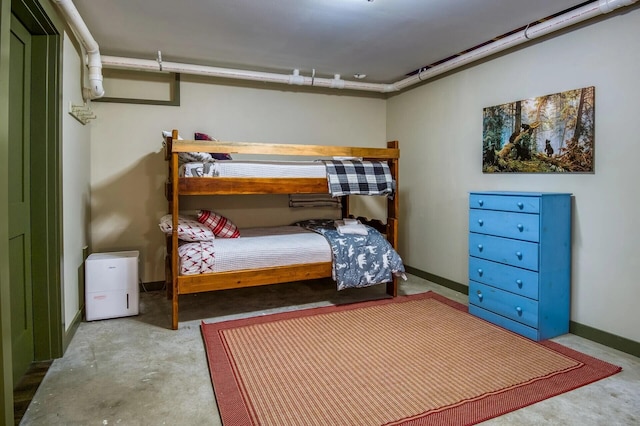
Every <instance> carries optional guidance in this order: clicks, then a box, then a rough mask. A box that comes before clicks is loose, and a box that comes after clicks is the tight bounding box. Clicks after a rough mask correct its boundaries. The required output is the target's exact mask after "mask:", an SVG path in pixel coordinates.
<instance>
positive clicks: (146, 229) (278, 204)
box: [91, 76, 386, 282]
mask: <svg viewBox="0 0 640 426" xmlns="http://www.w3.org/2000/svg"><path fill="white" fill-rule="evenodd" d="M107 96H108V94H107ZM385 105H386V101H385V100H383V99H376V98H366V97H359V96H358V97H354V96H348V95H345V94H344V92H343V93H341V92H336V94H311V93H306V92H305V91H298V90H297V89H295V88H289V87H288V86H283V87H276V88H273V89H261V88H248V87H238V86H234V85H224V84H219V82H217V83H215V82H212V81H211V80H207V79H205V78H199V77H188V76H182V82H181V106H180V107H171V106H152V105H135V104H114V103H97V102H95V103H94V104H93V108H94V110H95V111H96V113H97V115H98V119H97V120H96V121H95V122H94V123H93V124H92V129H91V240H92V247H91V248H92V251H93V252H99V251H114V250H125V249H135V250H140V252H141V265H142V271H141V275H142V277H141V278H142V280H143V281H144V282H153V281H163V280H164V253H165V244H164V236H163V234H162V233H161V232H160V230H159V228H158V225H157V224H158V219H159V218H160V217H161V216H162V215H164V214H166V212H167V201H166V199H165V196H164V183H165V181H166V175H167V165H166V162H165V161H164V154H163V151H162V146H161V142H162V138H161V131H162V130H171V129H172V128H177V129H179V130H180V133H181V136H182V137H184V138H186V139H193V132H194V131H199V132H204V133H208V134H209V135H211V136H213V137H216V138H218V139H220V140H230V141H245V142H247V141H250V142H278V143H296V144H317V145H356V146H376V147H384V146H386V145H385V143H386V139H385V135H386V106H385ZM185 207H186V208H187V209H197V208H204V207H207V208H212V209H214V210H216V211H217V212H219V213H221V214H224V215H226V216H228V217H229V218H230V219H232V220H233V221H234V222H236V223H237V224H238V225H239V226H241V227H246V226H256V225H281V224H288V223H290V222H292V221H293V220H297V219H301V218H308V217H313V216H317V214H316V213H314V212H311V213H309V212H308V211H306V212H303V211H301V210H294V209H289V208H288V198H287V197H286V196H275V197H274V196H244V197H231V196H226V197H225V196H222V197H210V198H209V200H206V201H205V200H202V197H196V198H195V199H192V200H191V201H190V202H185ZM365 207H366V206H365ZM374 207H375V206H374ZM366 208H368V207H366ZM326 215H335V211H329V212H327V211H323V212H322V216H326ZM301 216H303V217H301Z"/></svg>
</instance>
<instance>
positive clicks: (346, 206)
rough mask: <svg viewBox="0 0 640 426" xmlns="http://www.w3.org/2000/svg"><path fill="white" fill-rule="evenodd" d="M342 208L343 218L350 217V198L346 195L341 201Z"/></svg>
mask: <svg viewBox="0 0 640 426" xmlns="http://www.w3.org/2000/svg"><path fill="white" fill-rule="evenodd" d="M340 207H341V208H342V217H343V218H344V217H350V216H349V196H348V195H345V196H343V197H342V199H341V200H340Z"/></svg>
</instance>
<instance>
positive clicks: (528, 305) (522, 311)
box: [469, 281, 538, 328]
mask: <svg viewBox="0 0 640 426" xmlns="http://www.w3.org/2000/svg"><path fill="white" fill-rule="evenodd" d="M469 303H471V304H474V305H476V306H479V307H481V308H483V309H486V310H488V311H491V312H494V313H496V314H498V315H501V316H503V317H507V318H510V319H512V320H514V321H518V322H520V323H522V324H524V325H527V326H529V327H533V328H538V302H537V301H535V300H531V299H528V298H526V297H522V296H518V295H516V294H513V293H509V292H508V291H504V290H500V289H497V288H495V287H491V286H488V285H485V284H481V283H478V282H475V281H470V282H469Z"/></svg>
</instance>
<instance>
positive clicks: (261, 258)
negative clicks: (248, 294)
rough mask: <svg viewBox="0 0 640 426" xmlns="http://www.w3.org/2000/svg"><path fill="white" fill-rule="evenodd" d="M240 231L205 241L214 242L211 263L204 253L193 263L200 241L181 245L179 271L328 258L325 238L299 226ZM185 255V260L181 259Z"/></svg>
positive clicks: (266, 264) (239, 267) (329, 259)
mask: <svg viewBox="0 0 640 426" xmlns="http://www.w3.org/2000/svg"><path fill="white" fill-rule="evenodd" d="M240 235H241V236H240V238H216V239H215V240H214V241H209V242H207V243H208V244H207V247H209V244H211V245H213V253H214V254H213V265H211V262H210V260H211V259H210V257H208V256H204V258H205V261H203V262H202V266H201V267H200V268H198V267H197V266H196V265H194V260H197V259H200V256H199V255H198V254H197V253H196V251H197V250H201V248H202V245H201V244H200V243H188V244H184V245H181V247H180V253H181V262H180V264H181V274H184V275H190V274H197V273H204V272H224V271H235V270H241V269H254V268H268V267H272V266H286V265H296V264H304V263H316V262H331V246H330V245H329V243H328V242H327V240H326V239H325V238H324V237H323V236H322V235H320V234H318V233H315V232H312V231H308V230H306V229H303V228H300V227H299V226H276V227H262V228H247V229H241V230H240ZM183 254H185V256H184V257H183V256H182V255H183ZM187 257H188V259H189V260H188V262H187V261H186V260H184V261H183V259H187ZM207 258H208V259H209V260H206V259H207Z"/></svg>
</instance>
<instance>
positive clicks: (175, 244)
mask: <svg viewBox="0 0 640 426" xmlns="http://www.w3.org/2000/svg"><path fill="white" fill-rule="evenodd" d="M164 145H165V160H167V161H168V179H167V183H166V189H165V195H166V198H167V201H168V212H169V213H170V215H171V221H172V223H171V225H172V229H171V230H170V232H169V233H167V238H166V241H167V250H166V257H165V271H166V284H167V286H166V287H167V297H168V298H169V299H170V300H171V301H172V324H171V325H172V328H173V329H174V330H175V329H177V328H178V299H179V296H180V295H184V294H192V293H199V292H208V291H216V290H225V289H233V288H242V287H251V286H259V285H268V284H278V283H285V282H293V281H299V280H310V279H317V278H326V277H332V272H333V265H332V261H331V255H330V254H329V258H325V259H323V260H321V261H311V263H307V262H305V263H294V264H287V265H279V266H260V267H251V268H250V269H244V268H243V269H239V270H238V269H235V270H227V271H222V272H211V273H197V274H182V273H181V271H180V259H179V254H178V253H179V237H178V234H177V231H178V228H179V220H180V198H181V197H183V196H196V195H237V194H327V193H329V192H331V191H330V186H329V184H328V178H327V175H326V172H324V173H323V174H322V176H319V175H318V174H317V173H312V174H311V176H312V177H301V176H300V175H299V174H297V173H294V174H293V176H294V177H287V176H288V174H286V173H285V174H283V176H278V177H249V176H243V177H236V176H232V177H225V176H214V177H185V172H184V167H183V168H182V169H181V167H180V160H179V156H181V155H184V154H185V153H187V154H189V153H211V154H212V155H213V153H226V154H251V155H252V156H259V157H260V158H265V159H267V161H268V160H269V159H270V158H273V156H286V157H287V158H290V157H291V156H296V157H295V158H303V159H304V160H306V161H307V162H308V163H312V164H313V163H315V164H318V162H317V161H312V160H316V159H318V158H358V159H362V160H365V161H369V162H374V163H384V164H385V169H386V165H388V170H387V172H388V173H390V175H391V178H392V179H393V184H394V185H395V187H397V184H398V171H399V170H398V160H399V155H400V151H399V147H398V142H397V141H392V142H388V143H387V148H357V147H342V146H324V145H292V144H269V143H248V142H221V141H201V140H182V139H181V138H179V136H178V131H177V130H173V131H172V132H171V136H167V137H165V143H164ZM226 154H225V155H226ZM303 176H304V174H303ZM340 200H341V211H342V217H343V218H350V217H351V218H352V217H353V216H352V215H351V214H350V212H349V196H348V195H345V196H341V197H340ZM398 208H399V197H398V192H397V191H394V192H393V193H392V194H391V195H390V196H388V197H387V217H386V218H385V219H386V221H384V222H383V221H382V220H376V219H374V220H369V219H367V218H363V217H358V218H357V219H358V220H359V221H360V222H361V223H362V224H365V225H367V226H370V227H372V228H374V229H376V230H377V231H379V232H380V233H381V234H383V236H384V237H383V238H386V241H388V243H389V244H390V246H391V247H393V249H397V247H398V216H399V214H398ZM287 232H288V231H287ZM240 239H242V237H240ZM215 241H219V240H215ZM386 241H385V242H384V243H385V244H386ZM386 292H387V294H388V295H390V296H391V297H395V296H396V295H397V292H398V275H393V278H392V280H391V281H390V282H387V283H386Z"/></svg>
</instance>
